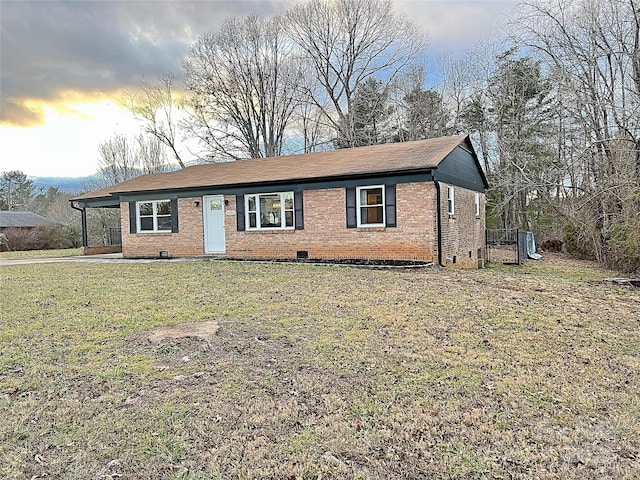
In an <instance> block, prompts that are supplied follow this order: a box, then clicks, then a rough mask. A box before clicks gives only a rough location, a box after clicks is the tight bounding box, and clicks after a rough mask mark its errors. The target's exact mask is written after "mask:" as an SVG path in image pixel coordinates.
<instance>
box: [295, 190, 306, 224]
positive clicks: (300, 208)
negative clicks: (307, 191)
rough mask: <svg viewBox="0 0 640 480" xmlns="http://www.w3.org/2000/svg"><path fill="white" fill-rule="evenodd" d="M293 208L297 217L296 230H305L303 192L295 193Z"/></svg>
mask: <svg viewBox="0 0 640 480" xmlns="http://www.w3.org/2000/svg"><path fill="white" fill-rule="evenodd" d="M293 208H294V213H295V217H296V220H295V223H296V230H304V201H303V199H302V190H300V191H297V192H293Z"/></svg>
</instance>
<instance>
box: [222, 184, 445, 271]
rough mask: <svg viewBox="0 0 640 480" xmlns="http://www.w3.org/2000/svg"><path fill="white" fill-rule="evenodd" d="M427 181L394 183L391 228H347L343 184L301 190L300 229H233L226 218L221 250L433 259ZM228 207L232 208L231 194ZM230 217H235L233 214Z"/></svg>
mask: <svg viewBox="0 0 640 480" xmlns="http://www.w3.org/2000/svg"><path fill="white" fill-rule="evenodd" d="M434 195H435V189H434V187H433V184H428V183H426V184H425V183H407V184H398V185H397V187H396V205H397V207H396V212H397V213H396V214H397V225H398V226H397V227H373V228H347V227H346V191H345V189H344V188H331V189H325V190H306V191H305V192H304V230H287V231H246V232H238V231H237V230H236V228H235V223H234V224H233V225H231V224H230V223H229V220H228V219H227V225H226V228H227V254H228V255H231V256H234V257H239V258H296V255H297V252H298V251H306V252H308V255H309V258H311V259H369V260H423V261H430V260H433V258H434V257H433V252H434V231H433V228H432V225H433V222H434V219H435V218H436V214H435V208H434V202H433V198H435V197H434ZM228 208H233V209H235V197H234V198H233V199H231V198H229V206H228ZM233 221H234V222H235V219H233Z"/></svg>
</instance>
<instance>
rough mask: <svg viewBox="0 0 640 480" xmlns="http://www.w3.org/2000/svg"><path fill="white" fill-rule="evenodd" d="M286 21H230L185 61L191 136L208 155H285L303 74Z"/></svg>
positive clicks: (204, 37)
mask: <svg viewBox="0 0 640 480" xmlns="http://www.w3.org/2000/svg"><path fill="white" fill-rule="evenodd" d="M292 48H293V47H292V45H291V42H289V41H288V39H287V38H286V36H285V33H284V29H283V19H282V18H281V17H271V18H260V17H256V16H249V17H247V18H245V19H236V18H232V19H229V20H227V21H226V22H225V23H224V24H223V25H222V27H221V28H220V30H218V31H217V32H214V33H206V34H204V35H202V36H201V37H200V38H199V39H198V40H197V42H196V43H195V44H194V45H193V47H192V48H191V50H190V52H189V54H188V56H187V58H186V60H185V69H186V83H187V89H188V90H189V92H191V94H192V99H191V105H190V109H191V112H192V116H191V118H190V122H189V124H190V132H191V133H192V134H193V135H194V136H195V137H196V138H198V139H199V140H200V141H201V142H202V143H203V144H204V145H206V148H207V150H208V152H207V153H208V155H209V156H213V157H225V158H230V159H237V158H243V157H247V156H248V157H251V158H258V157H271V156H278V155H280V154H281V153H282V148H283V145H284V142H285V134H286V129H287V127H288V125H289V124H290V121H291V117H292V115H293V112H294V109H295V107H296V100H297V96H296V83H297V82H298V81H299V78H300V77H301V75H302V73H301V72H300V70H299V68H298V62H297V61H296V60H295V58H294V56H293V52H292Z"/></svg>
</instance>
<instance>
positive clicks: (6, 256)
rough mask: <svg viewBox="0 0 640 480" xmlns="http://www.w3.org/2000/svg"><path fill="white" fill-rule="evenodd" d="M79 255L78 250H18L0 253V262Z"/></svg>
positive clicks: (79, 251)
mask: <svg viewBox="0 0 640 480" xmlns="http://www.w3.org/2000/svg"><path fill="white" fill-rule="evenodd" d="M80 254H81V250H80V248H65V249H62V250H19V251H15V252H0V260H22V259H27V258H55V257H76V256H78V255H80Z"/></svg>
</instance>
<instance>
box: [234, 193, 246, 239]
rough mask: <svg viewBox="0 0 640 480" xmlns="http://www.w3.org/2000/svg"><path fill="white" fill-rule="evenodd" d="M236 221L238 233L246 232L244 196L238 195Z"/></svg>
mask: <svg viewBox="0 0 640 480" xmlns="http://www.w3.org/2000/svg"><path fill="white" fill-rule="evenodd" d="M236 221H237V222H238V231H239V232H244V231H245V230H246V229H245V225H244V195H236Z"/></svg>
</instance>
